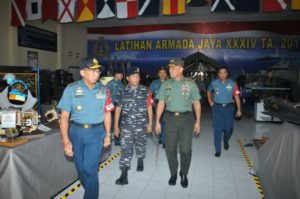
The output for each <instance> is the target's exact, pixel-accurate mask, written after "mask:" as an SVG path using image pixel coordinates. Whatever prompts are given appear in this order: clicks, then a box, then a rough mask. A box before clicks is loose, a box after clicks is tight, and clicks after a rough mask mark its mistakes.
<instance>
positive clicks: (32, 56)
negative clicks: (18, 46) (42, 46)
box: [27, 51, 38, 67]
mask: <svg viewBox="0 0 300 199" xmlns="http://www.w3.org/2000/svg"><path fill="white" fill-rule="evenodd" d="M27 66H30V67H37V66H38V53H37V52H33V51H28V52H27Z"/></svg>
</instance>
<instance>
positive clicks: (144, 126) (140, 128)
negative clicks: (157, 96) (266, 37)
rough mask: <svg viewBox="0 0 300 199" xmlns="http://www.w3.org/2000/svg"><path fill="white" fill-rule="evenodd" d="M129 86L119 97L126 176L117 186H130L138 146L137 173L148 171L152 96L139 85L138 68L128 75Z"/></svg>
mask: <svg viewBox="0 0 300 199" xmlns="http://www.w3.org/2000/svg"><path fill="white" fill-rule="evenodd" d="M127 80H128V85H127V86H126V87H125V88H124V89H123V90H122V91H121V92H120V93H118V95H117V99H116V110H115V121H114V122H115V125H114V129H115V136H116V137H119V134H120V129H119V119H120V115H121V116H122V119H121V131H122V132H121V158H120V169H121V171H122V174H121V176H120V178H119V179H117V180H116V184H118V185H124V184H128V178H127V172H128V170H129V169H130V162H131V159H132V155H133V148H134V146H135V150H136V156H137V158H138V165H137V171H143V170H144V164H143V159H144V158H145V155H146V143H147V133H146V132H148V133H151V132H152V114H153V113H152V104H153V100H152V94H151V92H149V91H148V89H147V88H146V87H145V86H142V85H140V84H139V82H140V72H139V69H138V68H131V69H129V70H128V73H127Z"/></svg>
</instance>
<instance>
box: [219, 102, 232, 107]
mask: <svg viewBox="0 0 300 199" xmlns="http://www.w3.org/2000/svg"><path fill="white" fill-rule="evenodd" d="M214 104H215V105H217V106H222V107H228V106H231V105H233V103H227V104H220V103H214Z"/></svg>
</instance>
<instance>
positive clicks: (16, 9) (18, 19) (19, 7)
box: [10, 0, 26, 27]
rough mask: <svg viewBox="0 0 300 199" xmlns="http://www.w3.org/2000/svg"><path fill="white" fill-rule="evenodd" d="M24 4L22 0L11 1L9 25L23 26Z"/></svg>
mask: <svg viewBox="0 0 300 199" xmlns="http://www.w3.org/2000/svg"><path fill="white" fill-rule="evenodd" d="M25 16H26V2H25V1H24V0H11V21H10V25H11V26H15V27H19V26H25V25H26V24H25Z"/></svg>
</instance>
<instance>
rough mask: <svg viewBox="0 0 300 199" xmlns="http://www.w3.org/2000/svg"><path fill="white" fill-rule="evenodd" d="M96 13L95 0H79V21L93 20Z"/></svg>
mask: <svg viewBox="0 0 300 199" xmlns="http://www.w3.org/2000/svg"><path fill="white" fill-rule="evenodd" d="M94 13H95V1H94V0H77V21H78V22H84V21H92V20H93V19H94Z"/></svg>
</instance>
